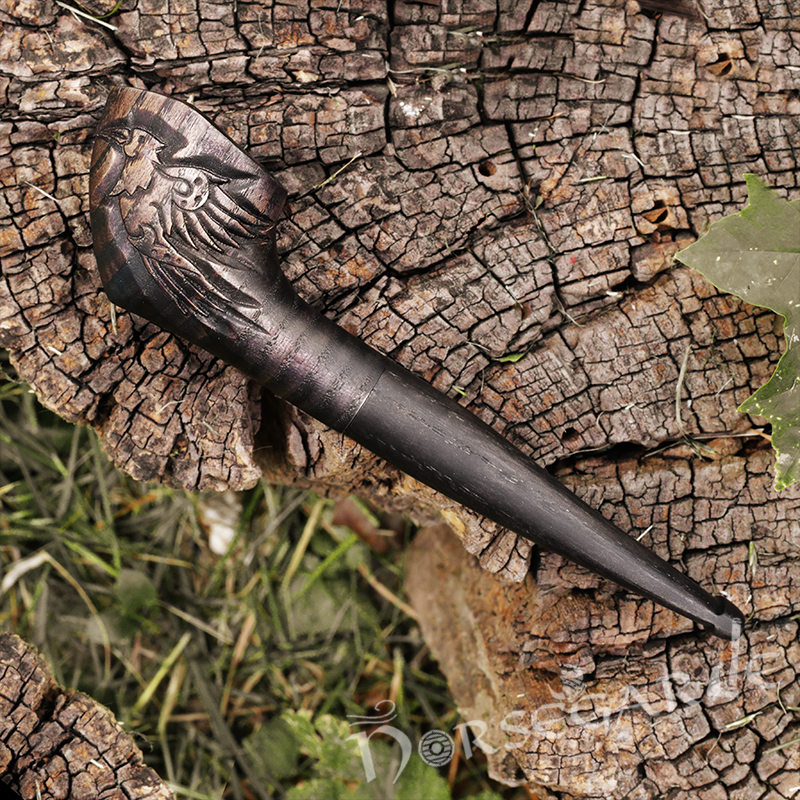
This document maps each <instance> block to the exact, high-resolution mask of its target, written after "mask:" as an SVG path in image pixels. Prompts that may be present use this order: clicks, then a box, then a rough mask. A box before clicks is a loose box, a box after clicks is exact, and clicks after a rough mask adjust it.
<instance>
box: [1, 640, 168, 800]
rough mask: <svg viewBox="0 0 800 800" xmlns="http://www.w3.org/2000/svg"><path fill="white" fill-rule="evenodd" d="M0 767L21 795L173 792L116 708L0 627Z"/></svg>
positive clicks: (113, 798)
mask: <svg viewBox="0 0 800 800" xmlns="http://www.w3.org/2000/svg"><path fill="white" fill-rule="evenodd" d="M0 775H3V776H4V778H3V780H4V781H5V782H6V783H7V784H8V785H10V786H11V788H12V789H15V790H16V791H17V793H18V794H19V795H20V796H21V797H23V798H40V797H41V798H68V800H174V796H173V794H172V792H170V791H169V789H168V788H167V787H166V786H165V785H164V783H163V782H162V781H161V779H160V778H159V777H158V775H156V773H155V772H153V770H152V769H150V768H149V767H147V766H145V765H144V763H143V762H142V753H141V751H140V750H139V748H138V747H137V746H136V744H135V743H134V741H133V739H132V738H131V737H130V736H129V735H128V734H126V733H124V732H123V730H122V728H121V727H120V726H119V725H118V724H117V722H116V720H115V719H114V715H113V714H112V713H111V712H110V711H109V710H108V709H107V708H104V707H103V706H101V705H99V704H98V703H97V702H96V701H94V700H93V699H92V698H91V697H87V696H86V695H85V694H81V693H79V692H78V693H76V692H64V691H63V690H62V689H60V688H59V686H58V685H57V684H56V682H55V681H54V680H53V676H52V674H51V673H50V669H49V667H48V666H47V664H46V663H45V662H44V660H43V659H42V658H41V657H40V656H39V654H38V653H37V652H36V651H35V650H34V649H33V648H32V647H30V646H29V645H27V644H25V643H24V642H23V641H22V640H21V639H20V638H19V637H17V636H12V635H11V634H8V633H2V634H0Z"/></svg>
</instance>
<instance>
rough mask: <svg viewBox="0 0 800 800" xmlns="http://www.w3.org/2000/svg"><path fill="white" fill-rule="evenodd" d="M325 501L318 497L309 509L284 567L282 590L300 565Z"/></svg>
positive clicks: (287, 586)
mask: <svg viewBox="0 0 800 800" xmlns="http://www.w3.org/2000/svg"><path fill="white" fill-rule="evenodd" d="M327 502H328V501H327V500H325V499H323V498H320V499H319V500H317V502H316V503H314V507H313V508H312V509H311V513H310V514H309V515H308V519H307V520H306V524H305V527H304V528H303V533H302V534H301V535H300V541H299V542H298V543H297V546H296V547H295V549H294V552H293V553H292V558H291V560H290V561H289V566H288V567H287V568H286V573H285V574H284V576H283V580H282V581H281V591H282V592H286V591H287V590H288V588H289V583H290V582H291V580H292V578H293V577H294V574H295V572H297V568H298V567H299V566H300V562H301V561H302V560H303V556H304V555H305V552H306V550H307V549H308V543H309V542H310V541H311V537H312V536H313V535H314V532H315V531H316V530H317V527H318V525H319V518H320V516H321V514H322V509H323V508H325V504H326V503H327Z"/></svg>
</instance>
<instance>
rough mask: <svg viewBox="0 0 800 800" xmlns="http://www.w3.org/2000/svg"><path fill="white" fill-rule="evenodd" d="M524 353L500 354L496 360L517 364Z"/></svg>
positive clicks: (502, 362)
mask: <svg viewBox="0 0 800 800" xmlns="http://www.w3.org/2000/svg"><path fill="white" fill-rule="evenodd" d="M524 355H525V353H512V354H511V355H510V356H500V358H496V359H495V361H497V362H499V363H500V364H516V363H517V361H519V360H520V359H521V358H522V357H523V356H524Z"/></svg>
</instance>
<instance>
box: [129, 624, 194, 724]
mask: <svg viewBox="0 0 800 800" xmlns="http://www.w3.org/2000/svg"><path fill="white" fill-rule="evenodd" d="M191 640H192V635H191V634H190V633H188V632H187V633H184V634H183V636H181V638H180V639H179V640H178V643H177V644H176V645H175V647H173V648H172V650H170V652H169V654H168V655H167V657H166V658H165V659H164V661H163V663H162V664H161V666H160V667H159V668H158V671H157V672H156V674H155V675H154V676H153V677H152V679H151V680H150V683H148V684H147V687H146V688H145V690H144V691H143V692H142V693H141V694H140V695H139V699H138V700H137V701H136V702H135V703H134V704H133V708H132V709H131V716H132V717H136V716H138V714H139V712H140V711H141V710H142V709H143V708H144V707H145V706H146V705H147V704H148V703H149V702H150V700H151V699H152V697H153V695H154V694H155V691H156V689H158V686H159V684H160V683H161V681H162V680H164V678H165V676H166V675H167V673H168V672H169V671H170V670H171V669H172V665H173V664H174V663H175V662H176V661H177V660H178V658H179V657H180V654H181V653H182V652H183V651H184V649H185V648H186V645H188V644H189V642H191Z"/></svg>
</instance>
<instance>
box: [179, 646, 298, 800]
mask: <svg viewBox="0 0 800 800" xmlns="http://www.w3.org/2000/svg"><path fill="white" fill-rule="evenodd" d="M201 659H202V656H201V655H200V654H199V653H195V654H192V657H191V658H189V659H187V660H188V665H189V672H190V673H191V675H192V681H193V683H194V686H195V689H196V690H197V695H198V697H199V698H200V703H201V704H202V706H203V708H204V709H205V712H206V714H208V721H209V724H210V725H211V730H212V731H213V732H214V738H215V739H216V741H217V743H218V744H219V746H220V747H221V748H222V750H223V752H224V753H225V754H226V755H228V756H229V757H231V758H233V759H235V761H236V763H238V764H239V766H240V767H241V768H242V770H243V771H244V773H245V775H247V780H248V781H249V782H250V787H251V789H252V790H253V791H254V792H255V793H256V794H257V796H258V797H260V798H261V799H262V800H270V798H272V797H274V793H273V792H271V791H270V789H269V788H268V787H267V786H265V785H264V782H263V781H262V780H261V778H260V776H259V775H258V773H256V771H255V769H253V766H252V765H251V764H250V760H249V759H248V758H247V757H246V756H245V753H244V750H243V749H242V748H241V747H240V746H239V744H238V742H237V741H236V739H235V738H234V736H233V734H232V733H231V731H230V728H229V727H228V725H227V723H226V722H225V720H224V718H223V717H222V714H221V713H220V710H219V703H218V701H217V699H216V698H215V696H214V690H213V688H212V686H211V684H210V683H209V682H208V680H207V678H206V676H205V675H204V674H203V670H202V669H201V668H200V664H199V663H198V661H200V660H201ZM259 771H260V772H261V774H263V775H264V776H265V777H266V778H267V780H268V781H269V783H270V784H271V785H272V787H273V788H274V789H275V791H276V792H277V794H278V796H279V797H286V790H285V789H284V787H283V784H281V782H280V781H279V780H278V779H277V778H274V777H273V776H271V775H270V774H269V771H268V770H267V769H266V768H265V766H264V765H263V764H261V765H259Z"/></svg>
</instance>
